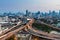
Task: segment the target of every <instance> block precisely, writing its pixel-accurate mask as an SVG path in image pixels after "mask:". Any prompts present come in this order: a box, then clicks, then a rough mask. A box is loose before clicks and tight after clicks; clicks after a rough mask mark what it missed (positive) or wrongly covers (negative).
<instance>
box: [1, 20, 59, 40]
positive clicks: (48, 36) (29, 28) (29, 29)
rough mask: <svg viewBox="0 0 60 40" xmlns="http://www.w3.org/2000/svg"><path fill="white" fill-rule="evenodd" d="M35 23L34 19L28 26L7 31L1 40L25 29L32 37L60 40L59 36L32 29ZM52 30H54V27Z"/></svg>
mask: <svg viewBox="0 0 60 40" xmlns="http://www.w3.org/2000/svg"><path fill="white" fill-rule="evenodd" d="M33 23H34V19H31V20H30V21H29V22H28V23H27V24H26V25H22V26H20V27H18V28H16V29H15V30H12V29H13V28H15V27H17V26H15V27H12V28H11V29H9V32H8V31H7V32H6V33H4V35H3V34H2V36H0V40H6V39H8V38H10V37H11V36H13V35H14V34H16V33H17V32H19V31H21V30H23V29H25V31H26V32H28V33H30V34H32V35H35V36H38V37H42V38H46V39H50V40H60V36H58V35H54V34H49V33H47V32H43V31H40V30H35V29H34V28H33V27H32V24H33ZM49 27H50V26H49ZM51 28H53V26H52V27H51ZM54 29H55V28H54ZM10 30H11V31H10ZM57 30H59V29H57Z"/></svg>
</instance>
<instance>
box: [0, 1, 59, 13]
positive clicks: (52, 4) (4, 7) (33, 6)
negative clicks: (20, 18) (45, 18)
mask: <svg viewBox="0 0 60 40" xmlns="http://www.w3.org/2000/svg"><path fill="white" fill-rule="evenodd" d="M26 9H27V10H29V11H32V12H35V11H47V12H48V11H49V10H55V11H58V10H60V0H0V12H7V11H11V12H18V11H25V10H26Z"/></svg>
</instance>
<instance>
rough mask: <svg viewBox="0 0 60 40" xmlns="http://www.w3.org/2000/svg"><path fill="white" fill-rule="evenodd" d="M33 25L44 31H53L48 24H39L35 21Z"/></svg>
mask: <svg viewBox="0 0 60 40" xmlns="http://www.w3.org/2000/svg"><path fill="white" fill-rule="evenodd" d="M33 26H34V27H36V28H37V29H39V30H42V31H45V32H48V33H49V32H50V31H52V29H51V28H49V27H48V26H46V25H41V24H38V23H33Z"/></svg>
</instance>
